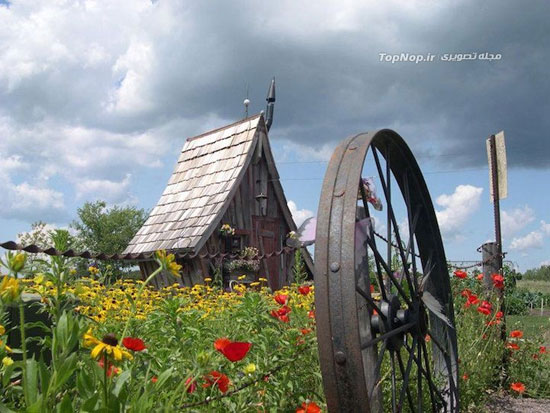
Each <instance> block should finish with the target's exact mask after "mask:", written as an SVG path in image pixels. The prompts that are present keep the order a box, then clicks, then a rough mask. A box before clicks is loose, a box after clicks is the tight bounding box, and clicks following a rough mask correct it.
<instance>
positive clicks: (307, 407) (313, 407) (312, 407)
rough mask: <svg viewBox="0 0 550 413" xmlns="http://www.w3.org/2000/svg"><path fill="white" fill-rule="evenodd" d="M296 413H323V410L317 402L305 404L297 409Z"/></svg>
mask: <svg viewBox="0 0 550 413" xmlns="http://www.w3.org/2000/svg"><path fill="white" fill-rule="evenodd" d="M296 413H321V408H320V407H319V406H317V404H315V402H308V403H306V402H303V403H302V407H298V408H297V409H296Z"/></svg>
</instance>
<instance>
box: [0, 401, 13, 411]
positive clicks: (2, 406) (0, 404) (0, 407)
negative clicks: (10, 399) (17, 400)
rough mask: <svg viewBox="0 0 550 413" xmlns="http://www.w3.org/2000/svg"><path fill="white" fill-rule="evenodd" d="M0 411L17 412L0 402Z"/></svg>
mask: <svg viewBox="0 0 550 413" xmlns="http://www.w3.org/2000/svg"><path fill="white" fill-rule="evenodd" d="M0 413H15V412H14V411H13V410H11V409H10V408H9V407H7V406H6V405H4V404H3V403H1V402H0Z"/></svg>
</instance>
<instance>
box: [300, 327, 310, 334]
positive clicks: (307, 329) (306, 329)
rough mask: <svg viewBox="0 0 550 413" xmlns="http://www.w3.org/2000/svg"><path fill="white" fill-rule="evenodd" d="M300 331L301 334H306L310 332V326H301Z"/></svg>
mask: <svg viewBox="0 0 550 413" xmlns="http://www.w3.org/2000/svg"><path fill="white" fill-rule="evenodd" d="M300 331H301V332H302V334H303V335H306V334H309V333H311V328H302V329H301V330H300Z"/></svg>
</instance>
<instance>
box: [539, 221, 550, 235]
mask: <svg viewBox="0 0 550 413" xmlns="http://www.w3.org/2000/svg"><path fill="white" fill-rule="evenodd" d="M540 229H541V231H542V232H543V233H544V234H545V235H548V236H550V223H549V224H547V223H546V222H545V221H540Z"/></svg>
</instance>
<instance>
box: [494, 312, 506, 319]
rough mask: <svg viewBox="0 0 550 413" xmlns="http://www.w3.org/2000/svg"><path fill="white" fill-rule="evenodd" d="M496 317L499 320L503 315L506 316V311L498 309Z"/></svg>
mask: <svg viewBox="0 0 550 413" xmlns="http://www.w3.org/2000/svg"><path fill="white" fill-rule="evenodd" d="M495 317H496V318H497V320H499V319H501V318H502V317H504V313H503V312H502V311H498V312H497V313H496V314H495Z"/></svg>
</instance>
